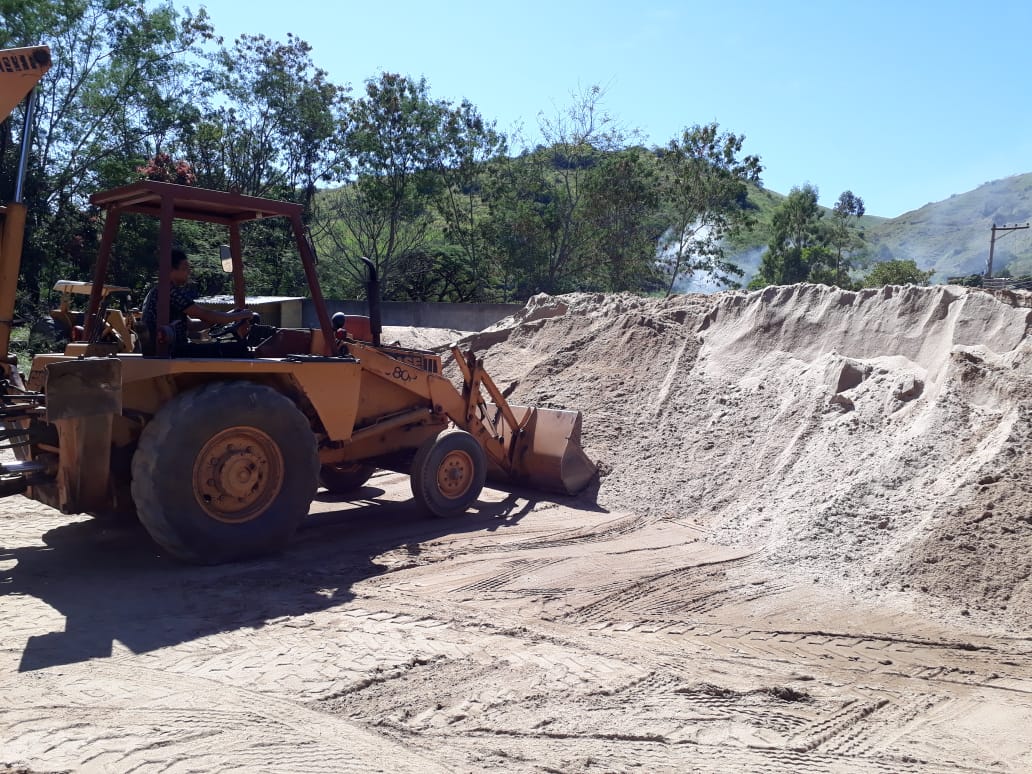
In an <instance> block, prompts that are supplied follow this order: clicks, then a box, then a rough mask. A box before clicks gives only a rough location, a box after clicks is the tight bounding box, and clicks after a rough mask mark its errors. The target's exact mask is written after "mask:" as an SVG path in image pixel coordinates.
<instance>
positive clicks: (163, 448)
mask: <svg viewBox="0 0 1032 774" xmlns="http://www.w3.org/2000/svg"><path fill="white" fill-rule="evenodd" d="M318 471H319V457H318V453H317V450H316V445H315V436H314V435H313V433H312V430H311V427H310V426H309V424H308V420H307V419H306V418H305V416H304V415H303V414H302V413H301V412H300V411H299V410H298V409H297V407H296V406H295V405H294V404H293V402H291V401H290V400H289V399H287V398H286V397H284V396H283V395H281V394H280V393H278V392H276V391H275V390H273V389H272V388H270V387H266V386H264V385H260V384H253V383H251V382H213V383H211V384H206V385H204V386H202V387H198V388H196V389H193V390H189V391H187V392H183V393H180V394H179V395H177V396H176V397H175V398H173V399H172V400H170V401H169V402H168V403H167V404H165V406H163V407H162V409H161V410H160V411H159V412H158V413H157V415H156V416H155V417H154V420H153V421H152V422H151V423H150V424H148V425H147V427H145V428H144V430H143V433H142V434H141V435H140V442H139V446H138V447H137V450H136V454H135V455H134V456H133V462H132V494H133V500H134V501H135V503H136V507H137V511H138V513H139V517H140V521H141V522H142V523H143V526H144V527H145V528H146V529H147V531H148V532H149V533H150V535H151V537H152V538H153V539H154V541H155V542H156V543H157V544H158V545H160V546H161V547H162V548H164V549H165V550H166V551H167V552H168V553H170V554H171V555H173V556H175V557H176V558H178V559H181V560H183V561H187V562H192V563H196V564H218V563H221V562H228V561H233V560H235V559H242V558H246V557H252V556H260V555H263V554H268V553H272V552H274V551H278V550H280V549H282V548H283V547H284V546H285V545H286V544H287V542H288V541H289V540H290V537H291V535H293V533H294V530H295V529H296V528H297V526H298V524H299V523H300V522H301V520H302V519H303V518H304V517H305V515H307V513H308V509H309V506H310V505H311V503H312V498H313V497H314V496H315V490H316V480H317V476H318Z"/></svg>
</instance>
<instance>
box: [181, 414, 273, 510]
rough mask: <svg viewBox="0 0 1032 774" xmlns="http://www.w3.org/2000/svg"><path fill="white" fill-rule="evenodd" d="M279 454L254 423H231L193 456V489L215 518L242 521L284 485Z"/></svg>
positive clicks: (263, 507) (267, 504) (260, 508)
mask: <svg viewBox="0 0 1032 774" xmlns="http://www.w3.org/2000/svg"><path fill="white" fill-rule="evenodd" d="M283 471H284V464H283V455H282V454H281V453H280V449H279V446H278V445H277V444H276V443H275V442H274V441H273V440H272V438H270V437H269V436H268V435H267V434H265V433H264V432H262V431H261V430H259V429H257V428H254V427H231V428H229V429H227V430H223V431H222V432H221V433H219V434H218V435H215V436H213V437H212V438H211V439H210V440H209V441H208V442H207V443H206V444H205V445H204V448H203V449H201V452H200V454H198V455H197V460H196V461H195V462H194V469H193V491H194V494H195V496H196V497H197V502H198V503H199V504H200V506H201V508H203V509H204V511H205V513H207V514H208V515H209V516H211V517H212V518H213V519H215V520H216V521H221V522H225V523H227V524H241V523H243V522H246V521H250V520H251V519H254V518H257V517H258V516H260V515H261V514H262V513H264V512H265V510H266V509H267V508H268V507H269V505H271V504H272V503H273V501H275V499H276V497H277V496H278V495H279V493H280V490H281V489H282V488H283Z"/></svg>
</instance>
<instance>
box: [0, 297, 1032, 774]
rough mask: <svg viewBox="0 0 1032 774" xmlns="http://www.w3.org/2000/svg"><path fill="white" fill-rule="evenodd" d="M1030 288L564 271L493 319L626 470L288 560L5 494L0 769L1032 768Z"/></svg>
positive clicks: (293, 552)
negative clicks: (238, 558)
mask: <svg viewBox="0 0 1032 774" xmlns="http://www.w3.org/2000/svg"><path fill="white" fill-rule="evenodd" d="M1029 307H1030V303H1029V300H1028V298H1027V297H1024V296H999V295H998V296H992V295H989V294H985V293H981V292H968V291H964V290H961V289H959V288H928V289H918V288H902V289H901V288H895V289H887V290H885V291H877V292H875V291H872V292H870V293H861V294H848V293H843V292H841V291H837V290H834V289H828V288H821V287H813V286H798V287H794V288H783V289H772V290H769V291H766V292H763V293H754V294H744V293H728V294H721V295H719V296H712V297H702V296H683V297H677V298H673V299H669V300H666V301H649V300H642V299H637V298H633V297H629V296H626V297H625V296H588V295H575V296H566V297H561V298H548V297H540V298H537V299H534V300H533V301H532V302H531V304H530V305H528V307H527V309H525V310H524V311H523V312H521V313H520V314H519V315H517V316H516V317H514V318H512V319H509V320H506V321H503V322H502V323H500V324H499V325H498V326H495V327H494V328H492V329H489V330H487V331H483V332H479V333H476V334H469V335H466V336H465V337H464V342H465V343H466V344H473V345H475V346H476V347H477V348H478V351H481V352H482V353H484V357H485V361H486V363H487V366H488V369H489V370H490V371H491V373H492V375H494V376H495V378H496V381H498V382H499V385H500V386H502V387H503V388H504V387H512V388H513V398H512V399H513V401H514V402H524V403H529V404H534V405H546V406H555V407H575V408H580V409H581V410H582V411H583V412H584V446H585V448H586V450H587V452H588V454H589V455H590V456H591V457H592V458H593V459H596V460H598V462H599V464H600V468H601V471H602V475H601V476H600V479H599V480H598V481H597V482H596V483H594V484H593V485H592V486H591V487H590V488H589V489H588V490H587V491H586V492H584V493H582V494H581V495H580V496H578V497H571V498H553V497H543V496H541V495H540V494H539V493H536V492H532V491H529V490H523V489H516V490H512V491H503V490H499V489H487V490H485V492H484V494H483V496H482V498H481V500H480V502H479V503H478V505H477V507H476V508H475V509H474V510H473V511H472V512H471V513H470V514H469V515H468V516H466V517H464V518H462V519H459V520H430V519H427V518H425V517H423V516H422V515H420V514H419V513H418V512H417V511H416V509H415V508H414V507H413V504H412V502H411V498H410V494H409V491H408V482H407V479H406V478H405V477H404V476H401V475H398V474H393V473H381V474H378V475H377V476H375V477H374V478H373V479H372V480H371V481H370V482H369V484H368V485H367V486H366V487H365V488H364V489H363V490H362V491H361V492H360V493H359V495H360V498H359V499H356V500H353V501H344V500H341V499H339V498H334V497H332V496H329V495H327V494H326V493H320V495H319V496H318V497H317V500H316V502H315V504H314V506H313V508H312V512H311V514H310V517H309V519H308V520H307V522H306V524H305V526H304V528H303V529H302V530H301V531H300V532H299V534H298V535H297V537H296V539H295V540H294V542H293V543H292V545H291V546H290V548H289V549H288V550H287V551H286V552H285V553H284V554H283V555H281V556H278V557H273V558H269V559H266V560H262V561H259V562H249V563H242V564H236V565H229V566H222V567H208V568H195V567H184V566H182V565H178V564H175V563H174V562H172V561H170V560H168V559H166V558H165V557H163V556H161V554H160V552H159V551H158V550H157V549H156V548H155V547H154V546H153V544H152V543H151V542H150V541H149V539H148V538H147V536H146V534H145V533H143V531H142V529H140V528H123V529H111V528H105V527H104V526H102V525H101V524H99V523H97V522H94V521H92V520H90V519H87V518H84V517H69V516H62V515H60V514H58V513H56V512H54V511H52V510H49V509H46V508H44V507H42V506H40V505H38V504H36V503H33V502H31V501H28V500H25V499H23V498H18V497H16V498H9V499H7V500H5V501H3V502H0V509H2V510H0V535H2V539H0V545H2V548H0V599H2V605H0V617H2V621H0V625H2V631H3V632H4V637H3V641H2V646H0V659H2V660H3V662H4V663H3V665H2V669H0V675H2V678H0V680H2V690H0V771H2V770H3V768H2V766H3V764H5V763H6V764H7V765H8V766H9V767H11V768H12V769H15V770H17V769H19V768H22V769H28V770H31V771H34V772H41V771H66V770H71V771H117V772H122V771H152V770H153V771H216V770H218V771H222V770H240V771H245V770H246V771H265V770H279V771H291V772H293V771H299V772H300V771H363V772H365V771H388V772H405V771H416V770H419V771H448V772H452V771H495V772H502V771H505V772H509V771H515V772H523V771H526V772H542V771H551V772H610V771H649V772H681V771H693V772H695V771H698V772H727V771H735V772H769V771H798V772H847V771H849V772H854V771H865V772H866V771H873V772H886V773H888V772H983V771H1001V772H1003V771H1006V772H1026V771H1032V735H1030V732H1029V729H1030V728H1032V659H1030V658H1029V656H1030V655H1032V626H1030V622H1032V582H1030V580H1029V578H1030V569H1032V559H1030V556H1032V552H1030V550H1029V549H1030V548H1032V515H1030V514H1032V511H1030V509H1029V508H1028V506H1027V493H1028V491H1029V488H1030V487H1032V476H1030V474H1029V472H1028V470H1029V466H1028V463H1029V459H1028V455H1029V446H1028V443H1027V439H1028V436H1029V420H1030V413H1032V404H1030V402H1029V396H1030V384H1032V382H1030V380H1029V379H1030V376H1032V374H1030V371H1032V343H1030V341H1029V338H1028V337H1027V334H1026V329H1027V326H1028V323H1029V321H1030V309H1029ZM455 335H458V336H460V337H462V333H461V332H445V333H443V334H442V333H440V332H423V333H420V334H416V333H414V332H413V333H412V334H411V336H412V338H410V339H409V340H405V336H404V335H402V334H398V335H397V338H398V339H399V340H401V341H402V343H403V344H407V345H409V346H420V347H431V346H435V345H437V344H440V343H441V342H442V341H443V340H450V339H451V338H452V337H453V336H455Z"/></svg>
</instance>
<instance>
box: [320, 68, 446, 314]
mask: <svg viewBox="0 0 1032 774" xmlns="http://www.w3.org/2000/svg"><path fill="white" fill-rule="evenodd" d="M449 108H450V105H448V103H446V102H442V101H434V100H431V99H430V96H429V89H428V87H427V83H426V80H425V79H420V80H418V81H416V80H412V79H409V78H406V77H404V76H402V75H397V74H394V73H382V74H381V75H380V77H379V78H378V79H370V80H369V81H367V82H366V85H365V95H364V96H363V97H361V98H359V99H356V100H354V101H353V102H352V104H351V108H350V111H349V114H348V125H349V130H350V131H349V134H348V136H347V139H346V143H345V147H346V149H347V152H348V157H349V159H350V162H351V165H352V178H351V180H350V182H349V183H348V184H347V185H345V186H344V187H343V188H341V189H339V190H338V191H336V192H334V195H333V196H330V197H325V200H324V201H322V202H321V203H320V206H319V208H318V211H317V213H316V222H317V225H318V228H319V235H320V238H321V239H323V240H324V241H326V242H328V243H329V244H330V245H331V246H332V249H333V253H334V255H333V268H334V269H335V270H337V271H340V272H343V273H345V274H347V275H349V277H350V280H351V282H352V283H353V284H356V285H360V284H361V283H362V281H363V279H364V276H365V269H364V266H363V264H362V263H361V262H360V261H359V258H361V257H366V258H369V259H370V260H371V261H372V262H373V263H374V265H375V266H376V268H377V271H378V273H379V276H380V282H381V284H382V286H383V288H384V294H385V295H386V296H390V294H391V292H392V287H393V285H394V283H395V276H394V275H395V274H396V272H397V271H398V270H399V267H398V265H397V264H398V260H397V259H398V256H400V255H402V254H405V253H418V252H420V251H425V250H427V249H428V248H429V246H430V245H431V243H432V242H433V241H434V237H435V235H434V233H433V231H432V228H433V226H434V223H435V213H434V210H433V208H432V206H431V205H432V202H433V200H434V199H435V198H436V197H437V196H438V195H439V193H440V190H441V186H442V185H443V183H442V180H441V177H440V174H439V171H440V169H441V168H442V167H443V166H444V161H443V159H444V158H445V155H446V152H447V143H446V140H445V138H444V127H445V125H446V123H447V120H448V115H449Z"/></svg>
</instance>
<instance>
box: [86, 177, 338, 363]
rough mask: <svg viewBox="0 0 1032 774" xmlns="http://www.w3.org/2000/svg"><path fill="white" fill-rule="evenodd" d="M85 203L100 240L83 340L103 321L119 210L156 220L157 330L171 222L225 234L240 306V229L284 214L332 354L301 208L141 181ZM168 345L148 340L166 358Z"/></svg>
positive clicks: (163, 319)
mask: <svg viewBox="0 0 1032 774" xmlns="http://www.w3.org/2000/svg"><path fill="white" fill-rule="evenodd" d="M90 202H91V203H92V204H93V205H95V206H97V207H99V208H101V209H102V210H103V211H104V212H105V216H106V217H105V220H104V231H103V233H102V235H101V240H100V251H99V254H98V256H97V265H96V268H95V270H94V275H93V288H92V290H91V292H90V300H89V305H88V307H87V311H86V331H85V338H86V340H87V341H91V340H93V337H94V336H95V334H96V332H97V330H96V329H97V327H98V326H100V325H103V321H102V320H101V319H100V307H101V301H102V298H103V288H104V283H105V280H106V277H107V272H108V265H109V262H110V258H111V251H112V248H113V246H114V244H115V242H116V240H117V236H118V228H119V224H120V221H121V217H122V215H124V214H139V215H147V216H150V217H154V218H156V219H158V222H159V232H158V285H157V288H158V290H157V292H158V321H157V327H158V329H159V330H161V329H162V328H164V327H165V326H167V325H168V324H169V319H168V309H169V285H170V274H171V270H172V224H173V221H175V220H177V219H184V220H193V221H199V222H203V223H215V224H219V225H223V226H225V227H226V228H227V229H228V232H229V261H230V262H231V273H232V276H233V301H234V304H235V305H236V306H237V307H238V308H243V307H244V304H245V298H246V289H245V285H244V263H243V257H242V252H241V239H240V227H241V225H242V224H244V223H249V222H253V221H257V220H262V219H264V218H286V219H287V221H288V222H289V223H290V226H291V231H292V232H293V235H294V240H295V242H296V243H297V250H298V254H299V255H300V258H301V264H302V266H303V268H304V272H305V278H306V279H307V281H308V288H309V292H310V293H311V297H312V301H313V302H314V307H315V310H316V314H317V315H318V320H319V328H320V330H321V332H322V342H323V349H324V351H323V352H322V353H321V354H323V355H325V356H327V357H329V356H331V355H332V354H333V352H332V343H333V340H334V336H333V329H332V326H331V323H330V318H329V315H328V314H327V312H326V305H325V303H324V302H323V295H322V290H321V288H320V286H319V279H318V276H317V275H316V271H315V252H314V250H313V249H312V245H311V243H310V241H309V239H308V235H307V231H306V230H305V226H304V222H303V220H302V217H301V216H302V206H301V205H300V204H295V203H292V202H279V201H273V200H269V199H260V198H257V197H253V196H244V195H243V194H238V193H230V192H225V191H214V190H210V189H206V188H195V187H193V186H184V185H177V184H175V183H164V182H160V181H155V180H144V181H141V182H138V183H132V184H130V185H126V186H122V187H120V188H114V189H111V190H108V191H102V192H100V193H97V194H94V195H93V196H91V197H90ZM173 346H174V345H173V343H172V342H170V341H169V340H168V339H167V338H161V337H159V339H158V340H157V341H156V342H154V356H155V357H170V356H171V355H172V354H173V352H172V347H173Z"/></svg>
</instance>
